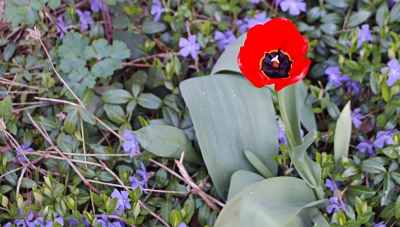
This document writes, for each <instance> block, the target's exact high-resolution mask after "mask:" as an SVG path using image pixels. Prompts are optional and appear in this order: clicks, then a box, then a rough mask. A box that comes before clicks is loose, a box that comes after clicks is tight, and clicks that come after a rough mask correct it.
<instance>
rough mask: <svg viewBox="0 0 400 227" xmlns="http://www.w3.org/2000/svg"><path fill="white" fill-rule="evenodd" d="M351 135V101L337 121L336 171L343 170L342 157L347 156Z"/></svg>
mask: <svg viewBox="0 0 400 227" xmlns="http://www.w3.org/2000/svg"><path fill="white" fill-rule="evenodd" d="M350 136H351V111H350V101H349V102H348V103H347V104H346V106H345V107H344V108H343V110H342V113H340V116H339V119H338V121H337V123H336V128H335V137H334V145H333V147H334V156H335V171H339V172H340V171H343V170H344V168H343V166H342V165H341V162H340V159H341V158H342V156H346V157H347V153H348V151H349V145H350Z"/></svg>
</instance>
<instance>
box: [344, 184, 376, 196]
mask: <svg viewBox="0 0 400 227" xmlns="http://www.w3.org/2000/svg"><path fill="white" fill-rule="evenodd" d="M349 192H350V193H351V194H353V195H355V196H361V195H364V196H365V198H366V199H368V198H371V197H372V196H374V195H375V194H376V192H375V190H374V189H372V188H369V187H367V186H364V185H350V186H349Z"/></svg>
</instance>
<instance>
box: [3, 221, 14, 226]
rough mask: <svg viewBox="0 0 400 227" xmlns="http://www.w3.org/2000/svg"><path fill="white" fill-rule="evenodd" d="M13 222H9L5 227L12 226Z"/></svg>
mask: <svg viewBox="0 0 400 227" xmlns="http://www.w3.org/2000/svg"><path fill="white" fill-rule="evenodd" d="M11 224H12V223H11V222H7V223H6V224H5V225H4V227H11Z"/></svg>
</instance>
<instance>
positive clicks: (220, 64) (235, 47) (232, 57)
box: [211, 34, 247, 75]
mask: <svg viewBox="0 0 400 227" xmlns="http://www.w3.org/2000/svg"><path fill="white" fill-rule="evenodd" d="M246 36H247V34H243V35H241V36H240V37H239V38H238V39H237V40H236V41H235V42H233V43H232V44H231V45H230V46H229V48H228V49H226V50H225V51H224V52H223V53H222V54H221V57H219V59H218V61H217V62H216V63H215V65H214V67H213V69H212V71H211V75H213V74H216V73H218V72H223V71H230V72H236V73H242V72H241V71H240V69H239V66H238V63H237V60H236V59H237V56H238V53H239V49H240V47H241V46H243V44H244V40H245V39H246Z"/></svg>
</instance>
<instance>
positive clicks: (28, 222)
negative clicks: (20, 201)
mask: <svg viewBox="0 0 400 227" xmlns="http://www.w3.org/2000/svg"><path fill="white" fill-rule="evenodd" d="M18 216H22V212H21V210H18ZM33 217H34V215H33V212H32V211H28V215H27V216H26V217H23V218H24V219H14V224H15V225H16V226H24V227H26V226H28V227H34V226H35V224H34V222H32V219H33Z"/></svg>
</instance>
